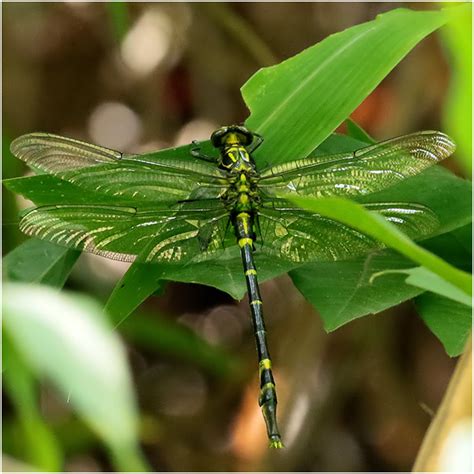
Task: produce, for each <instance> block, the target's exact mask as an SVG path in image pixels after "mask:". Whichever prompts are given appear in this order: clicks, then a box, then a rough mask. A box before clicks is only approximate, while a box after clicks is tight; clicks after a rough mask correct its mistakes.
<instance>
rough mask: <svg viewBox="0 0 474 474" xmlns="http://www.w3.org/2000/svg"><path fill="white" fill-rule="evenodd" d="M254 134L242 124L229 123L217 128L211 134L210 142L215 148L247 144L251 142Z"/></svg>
mask: <svg viewBox="0 0 474 474" xmlns="http://www.w3.org/2000/svg"><path fill="white" fill-rule="evenodd" d="M253 139H254V134H253V133H252V132H251V131H250V130H248V129H247V128H245V127H244V126H242V125H229V126H227V127H221V128H219V129H217V130H216V131H215V132H214V133H213V134H212V135H211V142H212V145H213V146H214V147H215V148H225V147H229V146H235V145H241V146H248V145H250V144H251V143H252V141H253Z"/></svg>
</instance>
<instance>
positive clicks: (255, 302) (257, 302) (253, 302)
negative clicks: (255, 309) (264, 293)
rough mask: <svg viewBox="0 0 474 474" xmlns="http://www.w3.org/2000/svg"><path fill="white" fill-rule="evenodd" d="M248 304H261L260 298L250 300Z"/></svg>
mask: <svg viewBox="0 0 474 474" xmlns="http://www.w3.org/2000/svg"><path fill="white" fill-rule="evenodd" d="M250 304H263V303H262V300H253V301H251V302H250Z"/></svg>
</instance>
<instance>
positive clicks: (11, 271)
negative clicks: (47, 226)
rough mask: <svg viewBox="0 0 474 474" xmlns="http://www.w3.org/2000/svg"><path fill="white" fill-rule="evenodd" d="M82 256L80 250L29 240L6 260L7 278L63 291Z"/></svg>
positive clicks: (5, 273) (4, 267)
mask: <svg viewBox="0 0 474 474" xmlns="http://www.w3.org/2000/svg"><path fill="white" fill-rule="evenodd" d="M79 255H80V252H78V251H77V250H71V249H67V248H65V247H60V246H59V245H56V244H53V243H51V242H47V241H44V240H38V239H29V240H27V241H26V242H23V244H21V245H19V246H18V247H17V248H15V249H14V250H12V251H11V252H10V253H9V254H8V255H6V256H5V258H4V259H3V275H4V278H5V279H7V280H10V281H21V282H25V283H43V284H45V285H49V286H52V287H55V288H62V286H63V285H64V283H65V282H66V280H67V277H68V276H69V274H70V272H71V270H72V267H73V266H74V264H75V263H76V260H77V259H78V257H79Z"/></svg>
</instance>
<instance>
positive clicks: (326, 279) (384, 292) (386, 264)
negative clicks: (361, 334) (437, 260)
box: [290, 225, 471, 331]
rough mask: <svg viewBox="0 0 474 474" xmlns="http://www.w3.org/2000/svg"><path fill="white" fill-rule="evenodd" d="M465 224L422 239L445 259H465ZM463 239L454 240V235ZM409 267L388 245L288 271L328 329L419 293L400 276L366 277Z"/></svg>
mask: <svg viewBox="0 0 474 474" xmlns="http://www.w3.org/2000/svg"><path fill="white" fill-rule="evenodd" d="M470 228H471V226H470V225H468V226H466V227H465V228H461V229H459V230H456V231H453V232H450V233H447V234H443V235H439V236H437V237H434V238H432V239H429V240H426V241H424V242H422V245H423V246H424V247H426V248H429V249H438V250H439V255H440V256H441V257H443V258H444V259H445V260H447V261H449V262H451V263H452V264H456V265H458V266H461V265H460V263H463V264H464V269H465V270H468V269H469V268H468V267H467V266H465V265H466V264H468V263H469V262H470V257H469V254H468V253H467V252H462V251H461V250H460V248H462V247H463V246H464V245H465V244H466V243H469V242H470V241H471V239H470V233H468V232H466V230H470ZM461 235H464V236H465V238H464V239H462V240H460V236H461ZM410 266H412V263H411V262H410V260H408V259H407V258H405V257H403V256H402V255H400V254H398V253H397V252H395V251H394V250H384V251H383V252H373V253H370V254H368V255H367V256H365V257H361V258H358V259H354V260H350V261H342V262H318V263H313V264H309V265H305V266H303V267H301V268H298V269H296V270H293V271H291V272H290V277H291V278H292V280H293V283H294V284H295V285H296V287H297V288H298V289H299V290H300V291H301V292H302V293H303V295H304V296H305V297H306V299H307V300H308V301H310V302H311V303H312V304H313V306H314V307H315V308H316V309H317V310H318V311H319V313H320V315H321V317H322V319H323V322H324V328H325V329H326V331H333V330H335V329H337V328H339V327H341V326H343V325H344V324H347V323H348V322H350V321H352V320H354V319H357V318H360V317H362V316H365V315H367V314H375V313H379V312H380V311H383V310H385V309H387V308H390V307H392V306H395V305H397V304H400V303H402V302H403V301H406V300H409V299H411V298H413V297H415V296H417V295H419V294H420V293H421V292H422V291H423V290H422V289H420V288H416V287H414V286H412V285H409V284H407V283H406V282H405V278H406V277H405V276H404V275H401V274H397V273H389V274H387V275H385V276H383V277H380V278H376V279H375V280H372V276H373V275H374V274H376V273H378V272H381V271H384V270H387V269H392V270H394V269H405V268H409V267H410Z"/></svg>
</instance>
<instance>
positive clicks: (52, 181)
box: [3, 174, 120, 206]
mask: <svg viewBox="0 0 474 474" xmlns="http://www.w3.org/2000/svg"><path fill="white" fill-rule="evenodd" d="M3 185H4V186H5V187H6V188H7V189H8V190H10V191H11V192H13V193H16V194H21V195H22V196H23V197H24V198H25V199H29V200H30V201H33V202H34V203H35V204H36V205H37V206H46V205H50V204H51V205H54V204H58V203H60V202H67V203H68V204H90V203H96V204H117V203H119V202H120V201H119V200H118V199H117V198H116V197H115V196H110V195H106V194H100V193H94V192H91V191H90V190H87V192H85V191H84V189H83V188H80V187H78V186H74V185H73V184H71V183H69V182H68V181H63V180H62V179H59V178H57V177H55V176H52V175H48V174H41V175H38V176H28V177H23V178H12V179H5V180H3Z"/></svg>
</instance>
